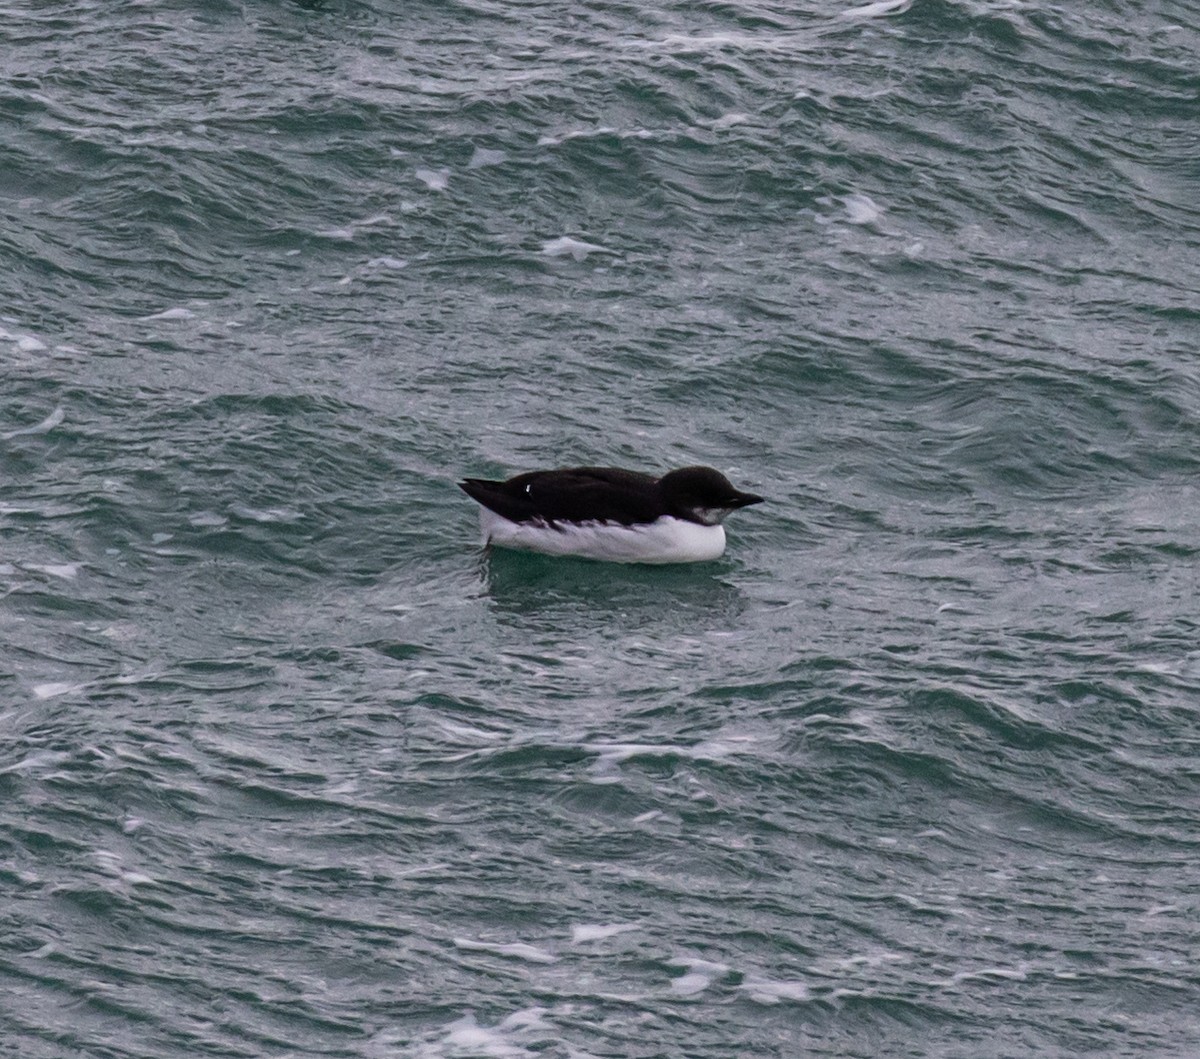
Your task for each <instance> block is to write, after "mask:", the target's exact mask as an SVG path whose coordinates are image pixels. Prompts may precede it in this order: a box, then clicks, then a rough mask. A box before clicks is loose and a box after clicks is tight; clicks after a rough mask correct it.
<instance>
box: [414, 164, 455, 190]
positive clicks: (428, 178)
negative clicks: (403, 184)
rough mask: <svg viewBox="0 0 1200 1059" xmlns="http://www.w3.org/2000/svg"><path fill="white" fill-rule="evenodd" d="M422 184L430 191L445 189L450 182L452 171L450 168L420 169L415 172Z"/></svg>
mask: <svg viewBox="0 0 1200 1059" xmlns="http://www.w3.org/2000/svg"><path fill="white" fill-rule="evenodd" d="M413 176H415V177H416V178H417V179H418V180H419V181H420V182H421V183H422V184H424V185H425V186H426V187H427V188H429V190H430V191H445V190H446V187H447V185H448V184H449V183H450V171H449V170H448V169H418V170H417V171H416V172H414V173H413Z"/></svg>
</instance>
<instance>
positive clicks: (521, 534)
mask: <svg viewBox="0 0 1200 1059" xmlns="http://www.w3.org/2000/svg"><path fill="white" fill-rule="evenodd" d="M459 487H460V488H461V489H462V490H463V491H464V492H465V493H466V494H467V495H468V496H469V497H471V499H473V500H476V501H478V502H479V504H480V505H481V507H480V510H479V524H480V528H481V529H482V532H483V543H484V544H494V545H497V546H499V547H502V548H520V549H524V550H526V551H534V552H545V553H546V554H548V555H577V556H581V557H583V558H586V559H606V560H608V561H610V562H617V563H694V562H703V561H705V560H708V559H716V558H718V557H719V556H720V555H721V554H722V553H723V552H724V551H725V528H724V527H723V526H722V525H721V521H722V520H723V519H724V518H725V516H726V515H728V514H729V513H730V512H731V511H736V510H737V509H738V508H740V507H747V506H749V505H750V504H759V503H761V502H762V500H763V498H762V497H761V496H756V495H755V494H754V493H743V492H740V491H739V490H737V489H735V488H734V487H733V485H732V484H731V483H730V481H729V479H728V478H726V477H725V475H723V474H722V473H721V472H720V471H715V470H713V469H712V468H711V467H683V468H681V469H680V470H677V471H671V472H670V473H669V474H664V475H663V476H662V477H661V478H655V477H654V476H653V475H650V474H642V473H640V472H638V471H626V470H622V469H621V468H619V467H564V468H562V469H561V470H556V471H530V472H528V473H527V474H518V475H517V476H516V477H515V478H510V479H508V481H506V482H495V481H489V480H487V479H485V478H467V479H465V480H464V481H462V482H460V483H459Z"/></svg>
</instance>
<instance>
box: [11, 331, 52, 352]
mask: <svg viewBox="0 0 1200 1059" xmlns="http://www.w3.org/2000/svg"><path fill="white" fill-rule="evenodd" d="M45 348H46V343H45V342H43V341H42V340H41V339H40V338H34V337H33V335H22V336H21V337H20V338H18V339H17V349H19V350H20V351H21V352H22V353H39V352H41V350H43V349H45Z"/></svg>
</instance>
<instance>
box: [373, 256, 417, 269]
mask: <svg viewBox="0 0 1200 1059" xmlns="http://www.w3.org/2000/svg"><path fill="white" fill-rule="evenodd" d="M367 268H390V269H395V270H399V269H402V268H408V259H407V258H403V257H373V258H371V260H370V261H368V262H367Z"/></svg>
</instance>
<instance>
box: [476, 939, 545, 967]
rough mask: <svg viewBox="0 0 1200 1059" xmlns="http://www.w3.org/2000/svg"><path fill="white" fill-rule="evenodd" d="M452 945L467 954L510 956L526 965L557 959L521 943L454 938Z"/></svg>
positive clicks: (534, 946)
mask: <svg viewBox="0 0 1200 1059" xmlns="http://www.w3.org/2000/svg"><path fill="white" fill-rule="evenodd" d="M454 945H455V948H459V949H466V950H467V951H468V952H491V953H495V954H496V955H497V956H511V957H512V958H513V959H516V960H525V961H526V962H528V963H557V962H558V957H557V956H555V955H554V954H553V953H549V952H547V951H546V950H545V949H539V948H538V947H537V946H536V945H527V944H525V943H524V942H522V941H513V942H508V943H506V944H500V943H493V942H487V941H471V940H470V939H469V938H455V939H454Z"/></svg>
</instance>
